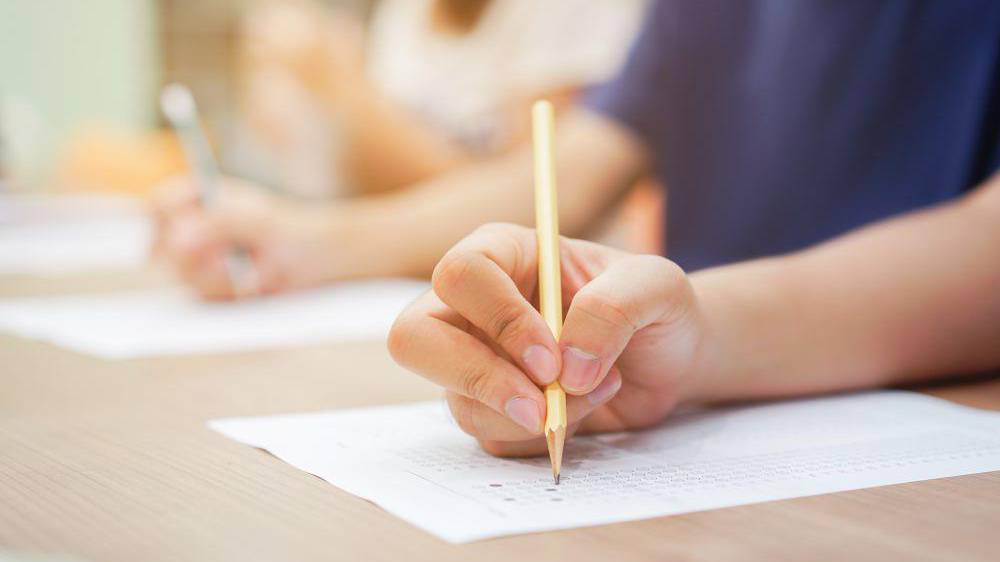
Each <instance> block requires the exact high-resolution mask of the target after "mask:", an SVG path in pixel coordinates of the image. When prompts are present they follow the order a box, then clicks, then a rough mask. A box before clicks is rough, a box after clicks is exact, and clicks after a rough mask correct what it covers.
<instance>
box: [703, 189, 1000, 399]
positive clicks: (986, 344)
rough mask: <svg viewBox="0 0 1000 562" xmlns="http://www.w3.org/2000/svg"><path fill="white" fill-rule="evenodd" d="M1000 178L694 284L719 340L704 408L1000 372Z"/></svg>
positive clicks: (706, 275)
mask: <svg viewBox="0 0 1000 562" xmlns="http://www.w3.org/2000/svg"><path fill="white" fill-rule="evenodd" d="M998 248H1000V176H995V177H993V178H992V179H990V180H989V181H988V182H987V183H985V184H984V185H982V186H981V187H979V188H978V189H977V190H976V191H974V192H973V193H971V194H970V195H968V196H966V197H964V198H962V199H960V200H957V201H955V202H952V203H948V204H944V205H941V206H938V207H936V208H932V209H929V210H926V211H921V212H915V213H911V214H908V215H905V216H902V217H900V218H897V219H892V220H887V221H884V222H881V223H878V224H875V225H873V226H870V227H867V228H864V229H861V230H859V231H856V232H854V233H851V234H849V235H846V236H844V237H841V238H839V239H836V240H833V241H831V242H828V243H825V244H823V245H820V246H818V247H816V248H813V249H810V250H807V251H804V252H801V253H798V254H793V255H790V256H787V257H780V258H774V259H766V260H758V261H754V262H748V263H745V264H737V265H733V266H725V267H720V268H715V269H711V270H706V271H704V272H700V273H697V274H695V275H693V276H692V280H693V283H694V286H695V287H696V290H697V291H698V293H699V297H700V300H701V302H702V306H703V307H704V310H705V314H706V316H707V318H708V319H709V325H710V327H711V328H710V330H711V331H712V332H713V336H714V337H712V338H709V341H713V342H715V343H712V344H710V345H711V346H712V347H713V349H712V350H706V353H705V354H703V357H709V358H710V359H707V361H708V362H709V363H710V364H709V365H705V368H704V369H702V370H701V371H702V372H704V373H705V376H704V377H703V378H702V379H701V380H700V381H697V382H696V383H694V385H693V388H694V390H693V394H694V396H693V399H695V400H710V401H711V400H731V399H744V398H761V397H776V396H786V395H793V394H801V393H814V392H824V391H833V390H844V389H851V388H862V387H869V386H881V385H891V384H901V383H906V382H913V381H918V380H923V379H928V378H932V377H936V376H943V375H955V374H962V373H973V372H981V371H985V370H988V369H992V368H996V367H998V366H1000V254H998Z"/></svg>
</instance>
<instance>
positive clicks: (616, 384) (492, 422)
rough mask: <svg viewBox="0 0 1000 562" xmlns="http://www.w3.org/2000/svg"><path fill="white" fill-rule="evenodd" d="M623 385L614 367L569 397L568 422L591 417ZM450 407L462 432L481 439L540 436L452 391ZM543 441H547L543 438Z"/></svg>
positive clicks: (577, 421)
mask: <svg viewBox="0 0 1000 562" xmlns="http://www.w3.org/2000/svg"><path fill="white" fill-rule="evenodd" d="M621 386H622V378H621V374H620V373H619V372H618V370H617V369H615V370H614V371H613V372H612V373H611V374H609V375H608V376H607V377H606V378H605V379H604V381H603V382H602V383H601V384H600V385H598V387H597V388H595V389H594V390H593V391H592V392H591V393H590V394H587V395H586V396H568V397H567V398H566V421H567V423H568V424H569V425H576V424H578V423H580V422H581V421H583V420H584V419H585V418H587V416H590V415H591V413H593V412H594V410H596V409H597V408H599V407H600V406H602V405H603V404H605V403H607V402H608V401H610V400H611V399H612V398H614V396H615V395H616V394H617V393H618V391H619V390H620V389H621ZM447 398H448V406H449V408H450V409H451V414H452V417H454V418H455V421H456V422H457V423H458V426H459V427H460V428H462V430H463V431H465V432H466V433H468V434H469V435H472V436H473V437H475V438H477V439H479V440H482V441H507V442H517V441H530V440H532V439H535V438H538V436H539V435H538V433H533V432H527V431H525V430H524V428H523V427H521V426H519V425H517V424H515V423H513V422H512V421H511V420H509V419H508V418H506V417H504V416H502V415H500V414H498V413H497V412H496V411H494V410H493V409H491V408H489V407H487V406H485V405H483V404H482V403H480V402H478V401H476V400H473V399H471V398H468V397H466V396H463V395H461V394H457V393H454V392H449V393H448V395H447ZM541 442H542V444H543V445H544V444H545V440H544V439H542V441H541Z"/></svg>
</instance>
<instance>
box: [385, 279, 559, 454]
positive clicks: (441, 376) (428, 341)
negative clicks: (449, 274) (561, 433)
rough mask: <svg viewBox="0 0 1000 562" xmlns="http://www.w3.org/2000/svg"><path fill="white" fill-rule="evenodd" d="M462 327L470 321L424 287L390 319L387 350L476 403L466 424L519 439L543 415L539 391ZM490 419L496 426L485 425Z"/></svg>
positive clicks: (536, 428) (536, 427)
mask: <svg viewBox="0 0 1000 562" xmlns="http://www.w3.org/2000/svg"><path fill="white" fill-rule="evenodd" d="M462 328H471V327H470V326H468V323H467V322H466V321H465V320H464V319H462V318H461V317H460V316H459V315H457V314H456V313H455V312H454V311H451V310H449V309H448V307H446V306H445V305H444V304H443V303H442V302H441V301H440V300H439V299H438V298H437V296H436V295H435V294H434V293H427V294H426V295H424V296H423V297H421V298H420V299H418V300H417V301H416V302H415V303H413V304H412V305H411V306H410V307H409V308H408V309H407V310H406V311H404V312H403V314H402V315H401V316H400V317H399V318H398V319H397V320H396V323H395V324H394V325H393V327H392V330H390V332H389V341H388V344H389V352H390V353H391V354H392V356H393V358H394V359H395V360H396V361H397V362H398V363H399V364H400V365H402V366H403V367H406V368H407V369H410V370H412V371H414V372H416V373H418V374H420V375H422V376H424V377H426V378H427V379H429V380H431V381H432V382H435V383H437V384H439V385H441V386H443V387H445V388H446V389H448V390H449V391H451V392H452V393H455V394H459V395H461V396H463V397H465V398H467V399H470V401H476V402H479V403H482V404H483V405H484V406H483V410H482V411H480V414H481V415H479V416H477V417H476V419H475V420H474V421H473V420H468V421H469V424H470V425H468V426H467V427H469V428H473V427H476V428H478V429H475V431H480V432H483V433H490V432H493V431H502V432H508V433H511V434H514V435H517V436H518V438H520V439H528V438H530V437H531V436H533V435H539V434H540V433H541V431H542V423H543V421H544V416H545V398H544V396H543V395H542V392H541V391H540V390H539V389H538V387H537V386H536V385H535V383H533V382H532V381H531V380H530V379H529V378H528V377H527V376H526V375H525V374H524V373H523V372H522V371H521V370H520V369H518V368H517V367H516V366H515V365H512V364H511V363H509V362H508V361H507V360H506V359H504V358H503V357H500V356H499V355H497V354H496V353H495V352H494V351H493V350H492V349H491V348H490V347H489V346H488V345H486V344H485V343H483V342H482V341H480V340H479V339H478V338H476V337H475V336H473V335H472V334H470V333H469V332H468V331H466V330H464V329H462ZM487 411H488V412H489V415H487V414H486V412H487ZM494 425H496V426H498V427H499V429H495V430H494V429H491V427H492V426H494Z"/></svg>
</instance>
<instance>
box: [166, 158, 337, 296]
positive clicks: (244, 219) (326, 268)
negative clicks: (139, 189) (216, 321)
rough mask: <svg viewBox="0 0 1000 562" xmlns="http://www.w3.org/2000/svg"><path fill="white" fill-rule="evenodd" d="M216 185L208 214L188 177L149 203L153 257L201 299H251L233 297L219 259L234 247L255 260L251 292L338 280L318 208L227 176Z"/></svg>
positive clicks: (234, 289)
mask: <svg viewBox="0 0 1000 562" xmlns="http://www.w3.org/2000/svg"><path fill="white" fill-rule="evenodd" d="M220 188H221V189H220V191H219V195H218V197H217V199H216V201H215V202H214V203H213V206H212V207H211V208H210V209H206V208H205V207H204V206H203V205H202V204H201V201H200V198H199V196H198V189H197V187H196V185H195V183H194V180H192V179H191V178H187V177H181V178H177V179H174V180H171V181H169V182H167V183H166V184H164V185H163V186H161V188H160V189H159V190H158V191H157V194H156V196H155V197H154V200H153V215H154V223H155V235H154V244H153V254H154V256H157V257H163V258H165V259H166V261H168V262H169V263H170V264H171V265H172V266H174V268H175V269H176V270H177V272H178V273H179V274H180V276H181V278H182V279H183V280H184V281H185V282H186V283H188V284H189V285H191V286H192V287H193V288H195V289H196V290H197V291H198V292H199V294H201V295H202V296H203V297H204V298H206V299H232V298H236V297H241V296H252V295H246V294H238V291H237V287H234V286H233V283H232V282H231V280H230V278H229V275H228V271H227V269H226V266H225V260H224V256H225V255H226V253H227V252H230V251H231V250H232V249H233V248H236V247H239V248H241V249H242V250H244V251H246V252H247V254H248V255H249V257H250V260H251V262H252V263H253V266H254V269H255V271H254V275H253V277H255V279H254V284H255V285H256V287H252V290H253V291H254V292H255V293H263V294H267V293H275V292H280V291H285V290H290V289H295V288H301V287H308V286H312V285H317V284H320V283H322V282H324V281H327V280H329V279H330V278H332V277H335V276H336V273H335V271H334V270H333V263H332V262H333V261H334V256H335V254H334V252H333V251H332V250H331V249H330V247H331V246H332V243H331V241H330V240H329V238H328V234H329V233H328V232H327V229H328V228H329V225H328V224H326V221H324V220H323V217H322V216H320V214H319V213H317V212H316V210H315V209H311V208H309V207H307V206H306V204H304V203H298V202H295V201H292V200H285V199H283V198H281V197H278V196H276V195H273V194H269V193H267V192H265V191H263V190H262V189H258V188H255V187H254V186H253V185H251V184H248V183H246V182H242V181H240V180H236V179H232V178H226V179H224V180H223V181H222V182H221V185H220Z"/></svg>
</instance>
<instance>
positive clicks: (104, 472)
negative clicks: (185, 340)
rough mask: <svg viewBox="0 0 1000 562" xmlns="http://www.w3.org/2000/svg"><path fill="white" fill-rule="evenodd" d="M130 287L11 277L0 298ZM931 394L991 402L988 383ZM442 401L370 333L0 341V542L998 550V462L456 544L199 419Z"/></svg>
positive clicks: (518, 552)
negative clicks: (116, 344)
mask: <svg viewBox="0 0 1000 562" xmlns="http://www.w3.org/2000/svg"><path fill="white" fill-rule="evenodd" d="M144 275H145V274H144ZM142 278H143V279H145V277H142ZM134 279H135V278H131V277H130V278H123V277H121V276H115V277H113V278H108V279H101V278H80V277H74V278H73V279H71V280H67V281H65V282H64V283H63V286H60V283H59V282H58V281H51V280H49V281H46V282H44V283H42V282H39V281H36V280H30V279H21V280H10V279H7V280H0V296H11V295H17V294H28V293H31V294H45V293H54V292H59V291H60V290H64V291H65V290H80V288H81V287H83V288H86V290H100V289H101V288H104V287H123V286H135V285H136V284H137V283H138V282H136V281H135V280H134ZM930 392H931V393H933V394H936V395H939V396H942V397H945V398H949V399H952V400H955V401H957V402H961V403H965V404H970V405H975V406H980V407H987V408H994V409H1000V380H991V381H990V380H988V381H984V382H978V383H973V384H964V385H954V386H948V387H940V388H934V389H931V390H930ZM438 395H439V393H438V391H437V390H436V389H435V388H433V387H432V386H430V385H429V384H427V383H425V382H423V381H422V380H421V379H419V378H418V377H416V376H413V375H410V374H408V373H406V372H404V371H403V370H402V369H400V368H399V367H396V366H395V365H394V364H393V363H392V361H391V360H390V358H389V357H388V354H387V353H386V351H385V350H384V346H383V344H381V343H376V342H372V343H366V344H362V345H357V344H354V345H328V346H314V347H308V348H300V349H288V350H280V351H262V352H255V353H242V354H237V355H220V356H200V357H183V358H168V359H146V360H134V361H114V362H112V361H104V360H100V359H96V358H92V357H88V356H83V355H78V354H75V353H72V352H69V351H65V350H62V349H58V348H55V347H52V346H49V345H46V344H41V343H37V342H31V341H25V340H20V339H16V338H12V337H7V336H0V550H2V549H4V548H9V549H15V550H25V551H40V552H58V553H65V554H71V555H75V556H77V557H79V558H81V559H83V560H90V561H93V562H98V561H104V562H113V561H123V562H140V561H142V562H151V561H160V560H163V561H166V560H198V561H202V560H236V561H253V560H268V561H286V560H288V561H290V560H296V561H299V560H386V561H393V562H397V561H405V560H434V561H439V560H456V561H457V560H462V561H468V560H475V561H477V562H485V561H489V560H541V559H545V560H574V561H575V560H768V561H775V560H806V559H813V560H834V559H836V560H934V561H940V560H997V559H998V556H1000V554H998V553H1000V472H997V473H991V474H983V475H976V476H965V477H960V478H949V479H944V480H936V481H931V482H922V483H914V484H904V485H899V486H890V487H884V488H875V489H870V490H860V491H855V492H847V493H840V494H835V495H828V496H820V497H812V498H802V499H796V500H787V501H780V502H773V503H767V504H759V505H752V506H746V507H737V508H729V509H722V510H717V511H709V512H703V513H693V514H689V515H681V516H674V517H667V518H660V519H654V520H647V521H639V522H633V523H623V524H616V525H608V526H603V527H596V528H588V529H576V530H570V531H561V532H554V533H545V534H536V535H526V536H519V537H511V538H505V539H498V540H490V541H485V542H479V543H474V544H470V545H463V546H454V545H450V544H448V543H445V542H442V541H440V540H438V539H436V538H434V537H432V536H430V535H428V534H426V533H424V532H422V531H419V530H417V529H415V528H413V527H411V526H410V525H408V524H406V523H404V522H402V521H401V520H399V519H396V518H395V517H393V516H391V515H388V514H387V513H385V512H383V511H382V510H381V509H379V508H377V507H375V506H374V505H372V504H370V503H368V502H366V501H364V500H360V499H358V498H355V497H353V496H351V495H349V494H347V493H346V492H343V491H341V490H339V489H337V488H335V487H333V486H331V485H329V484H327V483H325V482H323V481H321V480H320V479H318V478H316V477H313V476H310V475H308V474H305V473H303V472H300V471H298V470H296V469H294V468H292V467H291V466H288V465H286V464H285V463H283V462H281V461H279V460H277V459H276V458H274V457H272V456H270V455H268V454H266V453H263V452H261V451H257V450H254V449H251V448H249V447H244V446H241V445H238V444H236V443H234V442H232V441H229V440H228V439H226V438H224V437H222V436H220V435H217V434H215V433H213V432H212V431H210V430H208V429H206V428H205V425H204V422H205V421H206V420H208V419H211V418H215V417H219V416H238V415H260V414H271V413H278V412H298V411H309V410H319V409H329V408H343V407H350V406H362V405H371V404H385V403H399V402H406V401H412V400H422V399H428V398H432V397H435V396H438ZM543 557H544V558H543Z"/></svg>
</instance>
